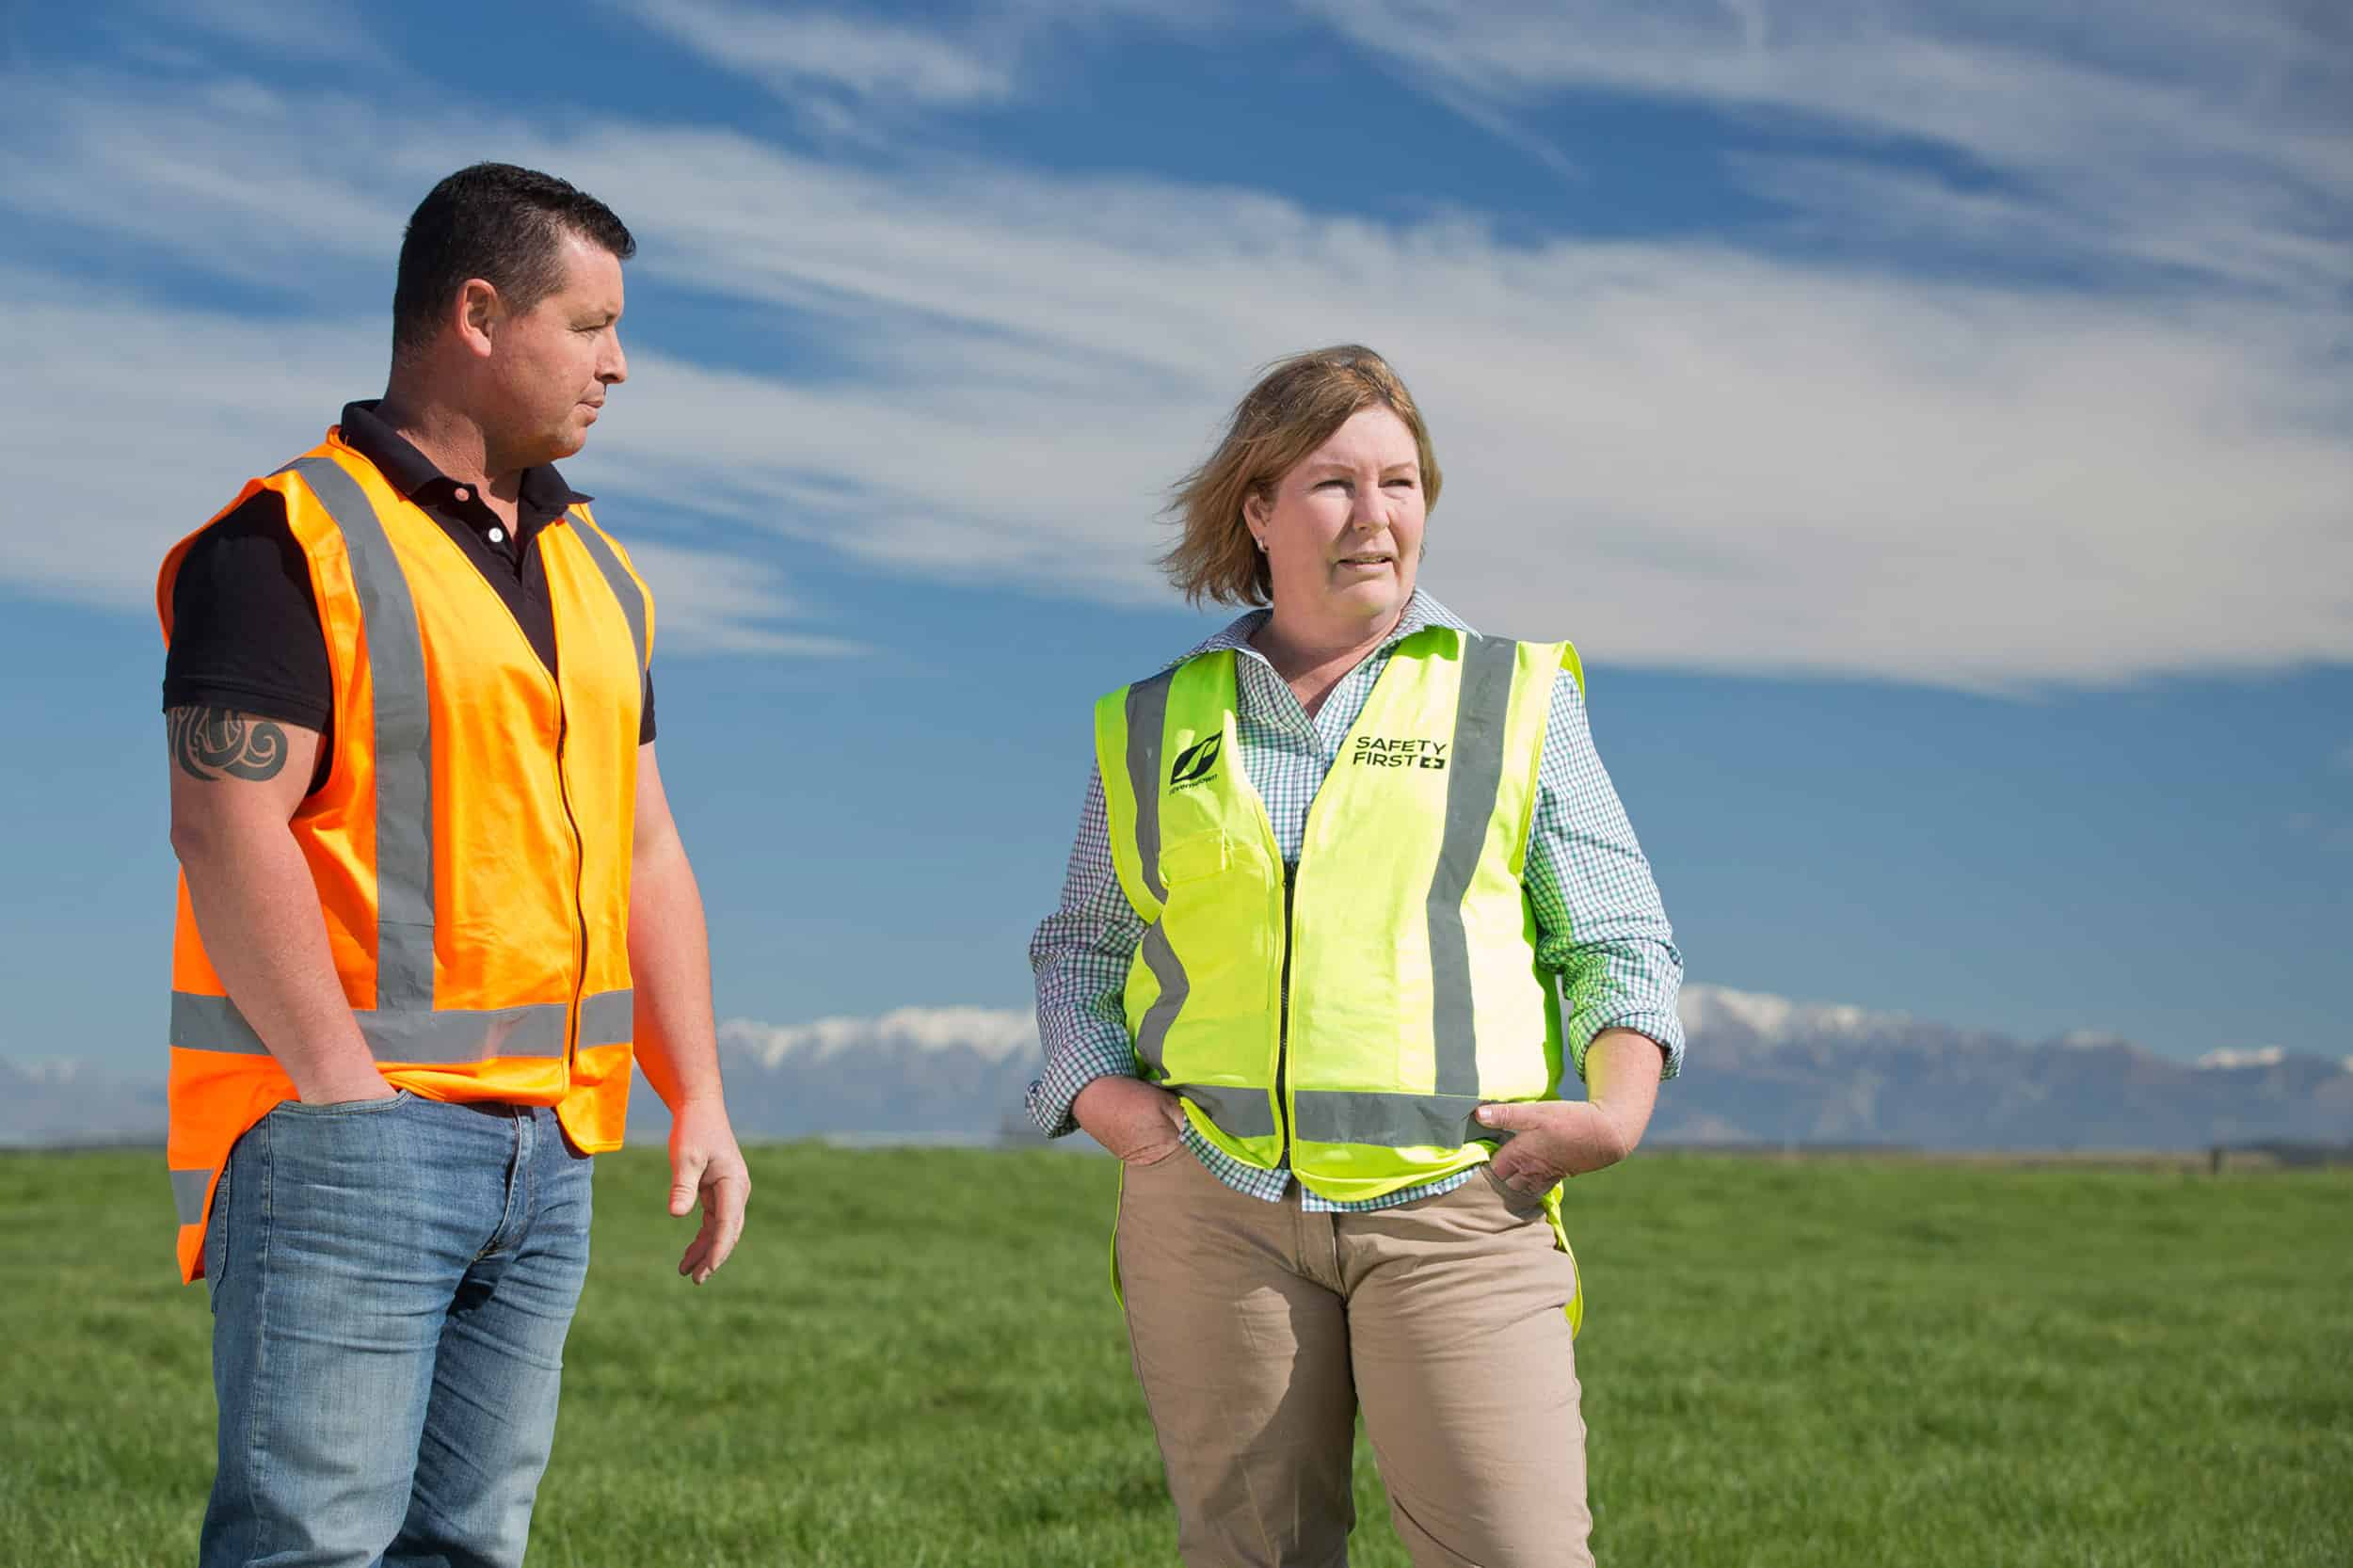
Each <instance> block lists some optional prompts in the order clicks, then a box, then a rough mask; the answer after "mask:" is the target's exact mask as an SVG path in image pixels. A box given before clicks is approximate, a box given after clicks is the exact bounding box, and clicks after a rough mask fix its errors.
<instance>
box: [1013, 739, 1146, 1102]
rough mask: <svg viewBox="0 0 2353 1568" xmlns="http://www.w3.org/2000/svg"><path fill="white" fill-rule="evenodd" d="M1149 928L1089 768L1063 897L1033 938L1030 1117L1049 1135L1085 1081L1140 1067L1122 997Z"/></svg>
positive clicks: (1098, 778)
mask: <svg viewBox="0 0 2353 1568" xmlns="http://www.w3.org/2000/svg"><path fill="white" fill-rule="evenodd" d="M1143 940H1144V921H1143V920H1142V919H1141V918H1140V917H1138V915H1137V914H1136V911H1135V906H1134V905H1133V904H1129V903H1128V894H1127V892H1126V891H1125V890H1124V889H1123V888H1121V887H1120V886H1119V872H1118V870H1117V869H1116V868H1115V867H1114V866H1113V865H1112V840H1111V823H1110V814H1109V811H1108V809H1107V808H1106V807H1105V805H1104V800H1103V776H1102V774H1101V772H1100V771H1099V770H1097V769H1094V768H1090V769H1089V770H1088V773H1087V792H1086V804H1085V805H1084V806H1083V807H1082V808H1080V812H1079V837H1078V840H1077V841H1076V842H1074V843H1073V844H1072V845H1071V847H1070V865H1069V869H1068V870H1067V871H1066V872H1064V876H1063V888H1062V904H1061V905H1060V906H1059V907H1058V908H1056V909H1055V911H1054V912H1053V913H1052V914H1050V915H1048V916H1047V917H1046V919H1045V920H1043V921H1041V922H1039V925H1038V928H1037V934H1036V935H1035V936H1032V937H1031V938H1030V971H1031V973H1032V975H1033V976H1035V978H1036V982H1037V1037H1038V1041H1039V1043H1040V1044H1041V1045H1042V1046H1043V1047H1044V1048H1045V1052H1046V1064H1045V1069H1044V1070H1043V1071H1042V1072H1041V1073H1040V1074H1039V1075H1038V1077H1037V1078H1036V1079H1035V1080H1033V1081H1032V1083H1031V1084H1030V1089H1029V1095H1028V1105H1029V1111H1030V1119H1031V1120H1032V1121H1034V1122H1035V1123H1037V1127H1038V1130H1039V1131H1040V1132H1043V1133H1045V1134H1046V1136H1047V1137H1048V1138H1060V1137H1063V1136H1064V1135H1065V1134H1067V1133H1070V1132H1073V1131H1075V1130H1077V1128H1078V1124H1077V1123H1076V1122H1074V1121H1072V1120H1071V1116H1070V1103H1071V1101H1073V1100H1075V1099H1077V1098H1078V1097H1079V1091H1080V1090H1081V1089H1083V1088H1085V1087H1086V1086H1087V1085H1088V1084H1090V1083H1092V1082H1094V1081H1095V1080H1096V1079H1098V1078H1108V1077H1110V1076H1111V1075H1112V1074H1114V1073H1117V1074H1123V1075H1126V1076H1128V1077H1133V1076H1135V1071H1136V1053H1135V1042H1134V1040H1133V1038H1132V1037H1131V1036H1130V1035H1129V1034H1128V1014H1127V1007H1126V1004H1125V1002H1124V1000H1123V997H1124V994H1125V992H1126V990H1127V987H1128V966H1129V965H1130V964H1132V963H1133V962H1134V960H1135V952H1136V946H1137V944H1138V943H1140V942H1142V941H1143Z"/></svg>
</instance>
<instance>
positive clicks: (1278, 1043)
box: [1274, 860, 1299, 1161]
mask: <svg viewBox="0 0 2353 1568" xmlns="http://www.w3.org/2000/svg"><path fill="white" fill-rule="evenodd" d="M1298 874H1299V867H1298V865H1297V864H1296V863H1295V862H1293V861H1289V860H1286V861H1284V862H1283V979H1282V989H1281V991H1280V993H1279V995H1280V998H1281V1000H1280V1005H1279V1006H1278V1008H1277V1010H1276V1013H1275V1023H1274V1125H1275V1130H1277V1131H1278V1132H1280V1133H1281V1134H1282V1135H1283V1156H1284V1159H1285V1160H1287V1161H1288V1160H1289V1158H1290V1149H1291V1116H1290V1049H1291V950H1292V949H1293V948H1295V947H1297V946H1298V945H1299V944H1298V940H1297V935H1298V934H1297V933H1296V932H1294V931H1293V930H1292V929H1291V904H1292V883H1293V881H1294V879H1295V878H1296V877H1297V876H1298Z"/></svg>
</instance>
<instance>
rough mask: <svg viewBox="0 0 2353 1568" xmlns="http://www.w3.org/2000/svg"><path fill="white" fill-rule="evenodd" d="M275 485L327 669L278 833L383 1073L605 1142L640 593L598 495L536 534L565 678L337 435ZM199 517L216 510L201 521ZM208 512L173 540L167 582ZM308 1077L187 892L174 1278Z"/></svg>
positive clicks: (645, 643)
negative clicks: (225, 973) (253, 1147)
mask: <svg viewBox="0 0 2353 1568" xmlns="http://www.w3.org/2000/svg"><path fill="white" fill-rule="evenodd" d="M264 488H268V489H272V490H275V491H277V492H278V493H279V495H280V497H281V498H282V499H283V501H284V503H285V507H286V521H287V525H288V527H289V528H290V530H291V531H292V533H293V535H294V538H295V541H296V545H297V547H298V548H299V549H300V551H301V552H302V554H303V556H304V558H305V560H306V561H307V563H308V565H309V568H310V573H311V586H312V596H313V598H314V599H315V600H316V602H317V605H318V611H319V622H320V630H321V632H322V634H323V635H324V637H325V639H326V643H327V651H328V664H329V667H330V670H331V672H332V676H333V684H334V694H335V697H334V702H335V707H334V744H333V751H332V755H331V757H330V758H329V760H328V772H327V777H326V781H325V783H324V784H322V785H321V786H320V787H319V789H318V790H317V791H316V792H313V793H312V794H311V795H310V796H309V797H308V798H307V799H306V800H304V802H303V803H302V806H301V808H300V809H298V810H297V811H296V813H295V816H294V818H293V820H292V821H291V822H290V823H289V824H288V827H289V830H290V831H291V832H292V834H293V836H294V838H295V840H296V843H297V844H298V845H299V846H300V847H301V850H302V852H303V855H304V857H305V858H306V859H307V860H308V862H309V863H310V868H311V872H312V880H313V882H314V883H315V885H316V887H317V889H318V897H319V909H320V914H321V916H322V918H323V920H325V923H326V927H327V936H328V947H329V950H330V952H331V953H332V955H333V958H334V963H335V969H336V973H337V976H338V978H339V979H340V980H341V982H342V984H343V988H344V996H345V998H346V999H347V1000H349V1002H350V1003H351V1007H352V1012H353V1016H355V1018H356V1019H357V1020H358V1022H359V1025H360V1034H361V1036H362V1037H363V1038H365V1039H366V1041H367V1043H368V1047H369V1048H370V1050H371V1051H373V1052H374V1054H375V1057H376V1064H377V1066H378V1068H379V1069H380V1070H381V1071H382V1073H383V1075H384V1077H385V1079H386V1080H387V1081H388V1082H391V1083H392V1084H393V1085H395V1086H396V1087H399V1088H404V1089H408V1090H409V1091H411V1092H413V1093H415V1094H417V1095H419V1096H424V1097H425V1098H428V1099H439V1100H498V1101H504V1102H508V1103H514V1104H527V1105H551V1106H553V1107H555V1109H556V1113H557V1115H558V1117H559V1118H560V1119H561V1120H562V1123H563V1126H564V1128H565V1131H566V1133H567V1134H568V1136H569V1137H570V1138H571V1140H572V1142H573V1143H574V1144H578V1145H579V1146H580V1147H581V1148H583V1149H584V1150H587V1151H589V1152H597V1151H600V1150H603V1149H609V1148H613V1147H616V1146H617V1145H618V1144H619V1143H620V1139H621V1128H622V1122H623V1118H624V1116H625V1114H626V1111H627V1096H628V1092H629V1076H630V1066H631V1049H630V1040H631V1034H632V1022H631V1015H632V996H631V991H630V975H629V949H628V937H629V877H630V862H631V847H632V826H633V817H634V808H635V800H636V779H637V750H638V744H637V743H638V727H639V719H640V713H641V710H642V706H643V700H644V690H645V687H644V681H645V670H646V664H647V661H648V657H649V656H650V651H651V641H652V636H653V600H652V596H651V595H650V594H649V593H648V591H647V589H646V586H645V584H644V583H643V582H642V581H641V580H640V579H639V578H638V577H637V575H636V573H635V572H634V570H633V569H632V568H631V567H630V565H629V562H628V558H627V556H626V555H625V554H624V553H623V552H621V550H620V548H619V546H617V545H616V544H615V543H614V542H613V540H612V539H611V538H610V537H609V536H606V535H605V534H604V533H603V531H602V530H600V528H599V527H598V526H597V524H596V522H595V520H593V519H592V518H591V517H590V516H589V514H588V511H587V508H586V507H585V506H575V507H574V508H573V509H572V510H571V512H570V513H569V514H568V516H567V517H565V518H562V519H558V520H555V521H552V522H551V523H550V524H549V525H548V526H547V527H546V528H544V529H542V530H540V532H539V533H538V534H537V535H536V537H535V538H534V540H533V542H532V546H531V548H533V549H534V550H536V551H537V552H539V557H540V561H541V564H542V565H543V567H544V568H545V571H546V580H547V588H548V594H549V596H550V599H551V600H552V608H553V613H554V620H555V642H556V669H555V672H554V673H553V674H551V673H550V672H549V670H548V667H547V665H546V664H545V663H544V662H543V661H542V660H541V659H540V658H539V655H538V654H537V652H536V650H535V649H534V648H532V646H531V644H530V641H529V639H528V638H526V637H525V636H524V634H523V632H522V629H521V628H520V626H518V625H517V624H516V622H515V619H514V616H512V615H511V614H510V613H509V612H508V610H507V609H506V607H505V605H504V603H503V602H502V601H501V600H500V599H499V597H498V593H497V590H496V589H495V588H493V587H492V586H491V585H490V584H488V582H485V581H484V580H483V578H482V575H481V573H480V571H479V570H478V569H477V568H475V567H474V566H473V565H472V562H471V561H469V560H468V559H467V557H466V555H465V553H464V552H462V551H461V550H459V549H458V548H457V546H456V544H455V543H454V542H453V541H451V540H450V539H449V537H448V536H446V535H445V534H444V533H443V532H442V531H441V527H440V524H439V523H437V522H436V521H435V520H433V519H432V517H431V516H429V515H428V514H427V513H425V512H424V510H423V509H422V508H420V507H418V506H415V505H412V504H409V503H408V501H407V500H406V499H404V498H403V497H402V496H401V495H400V494H399V493H398V492H397V491H396V490H394V489H393V488H392V486H391V485H390V484H388V483H387V482H386V481H385V480H384V478H383V477H382V475H380V474H379V473H378V472H376V468H375V466H374V465H373V464H371V463H369V462H368V461H367V460H366V459H365V458H364V457H362V456H360V455H359V454H358V453H356V452H355V451H353V450H352V449H351V448H350V447H348V446H346V445H344V442H343V440H342V438H341V435H340V433H339V432H337V431H332V430H330V431H328V437H327V440H326V441H325V442H323V443H322V444H321V445H320V446H318V447H316V448H315V449H313V450H312V452H311V453H309V454H308V455H307V456H304V457H302V458H300V459H298V460H296V462H294V463H291V464H289V465H288V466H287V467H286V468H284V469H281V470H280V471H279V472H277V473H275V474H272V475H270V476H269V477H268V478H266V479H258V480H255V481H253V482H251V483H249V484H248V485H247V486H246V488H244V490H243V491H241V492H240V493H239V494H238V496H237V497H236V499H235V500H234V501H232V502H231V503H230V504H229V505H228V506H226V507H223V508H222V509H221V512H220V513H219V514H217V515H216V517H215V518H214V519H213V521H214V522H217V521H218V520H220V518H221V517H225V516H227V515H228V514H229V513H230V512H232V511H233V510H235V509H236V507H237V506H239V505H241V504H244V503H245V502H246V501H247V500H248V499H249V498H250V497H251V496H252V495H253V494H254V493H255V492H256V491H258V490H261V489H264ZM205 526H206V527H207V528H209V527H211V526H212V523H210V522H208V523H207V524H206V525H205ZM202 532H203V530H202V529H200V530H198V532H197V534H194V535H190V536H189V537H188V538H186V539H184V540H183V541H181V543H180V544H179V545H178V546H176V547H174V549H173V550H172V551H171V552H170V553H169V554H168V556H166V557H165V560H164V564H163V568H162V572H161V574H160V577H159V580H158V583H157V586H156V601H157V608H158V610H159V612H160V614H161V616H162V618H163V626H164V636H165V640H166V641H167V643H168V641H169V639H170V636H171V600H172V584H173V582H174V581H175V579H176V578H177V576H178V574H179V568H180V564H181V562H182V561H183V560H184V558H185V555H186V552H187V550H188V548H189V546H190V545H191V544H193V543H194V542H195V539H196V538H197V537H198V536H200V535H201V533H202ZM293 1095H294V1086H293V1084H292V1082H291V1080H288V1079H287V1077H286V1074H285V1072H284V1070H283V1069H282V1068H281V1067H280V1066H279V1064H278V1063H277V1061H276V1059H275V1058H273V1057H271V1056H270V1054H269V1052H268V1050H267V1048H265V1047H264V1044H263V1042H262V1040H261V1038H260V1036H259V1035H258V1034H256V1033H255V1032H254V1031H253V1029H252V1026H251V1025H250V1024H248V1022H247V1021H246V1018H245V1016H243V1015H242V1014H241V1013H239V1012H238V1010H237V1006H236V1003H235V1002H234V1001H233V1000H231V999H230V998H229V997H228V996H227V995H226V994H225V987H224V986H223V985H222V984H221V982H220V979H219V976H218V975H217V974H216V972H215V971H214V968H213V965H212V962H211V959H210V958H209V957H208V956H207V955H206V952H205V950H204V943H203V939H202V937H201V936H200V934H199V932H198V930H197V925H196V920H195V917H194V915H193V913H192V911H191V909H190V906H189V903H188V895H187V884H186V880H185V878H183V879H182V881H181V886H180V898H179V919H178V926H177V929H176V931H175V934H174V939H173V952H172V997H171V1079H170V1130H169V1135H168V1150H167V1158H168V1165H169V1167H170V1171H171V1184H172V1192H173V1196H174V1198H175V1200H176V1202H177V1207H178V1210H179V1220H180V1230H179V1255H180V1266H181V1273H182V1277H183V1278H185V1279H190V1280H193V1279H196V1278H198V1277H200V1274H201V1273H202V1271H203V1238H204V1226H205V1223H206V1218H207V1215H208V1214H209V1212H210V1209H211V1203H212V1195H213V1192H214V1190H215V1188H216V1185H217V1182H218V1178H219V1173H220V1169H221V1167H222V1166H223V1165H224V1164H225V1163H226V1162H227V1160H228V1157H229V1152H230V1149H231V1148H232V1146H233V1145H234V1144H235V1143H236V1141H237V1139H238V1138H239V1137H241V1136H243V1134H244V1133H245V1132H246V1130H247V1129H248V1128H250V1127H252V1126H253V1124H254V1123H256V1122H258V1121H260V1120H261V1119H262V1117H264V1116H265V1115H267V1114H268V1113H269V1112H270V1111H271V1110H272V1109H273V1108H275V1107H276V1106H277V1105H278V1104H279V1103H280V1102H281V1101H283V1100H286V1099H289V1098H291V1097H293Z"/></svg>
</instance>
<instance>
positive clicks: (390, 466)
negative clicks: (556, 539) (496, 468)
mask: <svg viewBox="0 0 2353 1568" xmlns="http://www.w3.org/2000/svg"><path fill="white" fill-rule="evenodd" d="M380 401H381V400H380V399H377V398H368V399H366V400H364V401H361V402H358V403H346V404H344V417H343V420H342V424H341V428H342V430H343V437H344V445H345V446H348V447H350V448H351V450H353V451H354V452H357V453H358V454H360V456H362V457H365V458H366V459H367V460H368V461H369V462H371V463H374V464H375V465H376V472H378V473H380V474H382V475H383V476H384V480H385V483H387V484H389V485H391V486H392V488H393V489H395V490H397V491H399V492H400V498H401V499H402V500H403V501H408V500H410V499H412V498H414V497H415V495H416V493H417V492H418V491H419V490H422V489H424V488H425V487H426V486H428V485H431V484H433V483H435V482H436V481H440V482H441V483H448V476H447V475H446V474H444V473H442V472H441V471H440V469H439V468H437V467H436V466H434V462H433V459H432V458H430V457H428V456H425V455H424V453H422V452H420V451H418V450H417V448H416V445H415V443H414V442H412V441H410V440H408V437H406V436H404V435H402V434H401V433H400V432H399V431H397V430H395V429H393V428H392V426H391V425H390V424H386V423H385V422H384V421H383V420H382V419H380V418H378V417H377V415H376V408H377V407H378V406H379V403H380ZM516 498H517V500H518V501H519V502H520V504H521V507H522V509H523V510H524V511H525V512H527V513H530V514H532V515H534V516H538V517H554V516H557V515H559V514H560V513H562V512H563V511H564V510H565V509H566V508H568V507H569V506H572V505H575V504H579V503H581V502H584V501H593V500H595V499H596V498H595V497H594V496H587V495H583V494H581V493H580V492H579V491H578V490H576V489H574V488H571V486H569V485H568V484H566V483H565V481H564V475H563V474H562V473H560V472H557V471H556V467H555V465H554V464H553V463H541V464H540V465H538V466H537V467H536V468H527V469H525V470H523V472H522V478H521V481H520V484H519V486H518V487H517V491H516Z"/></svg>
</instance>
